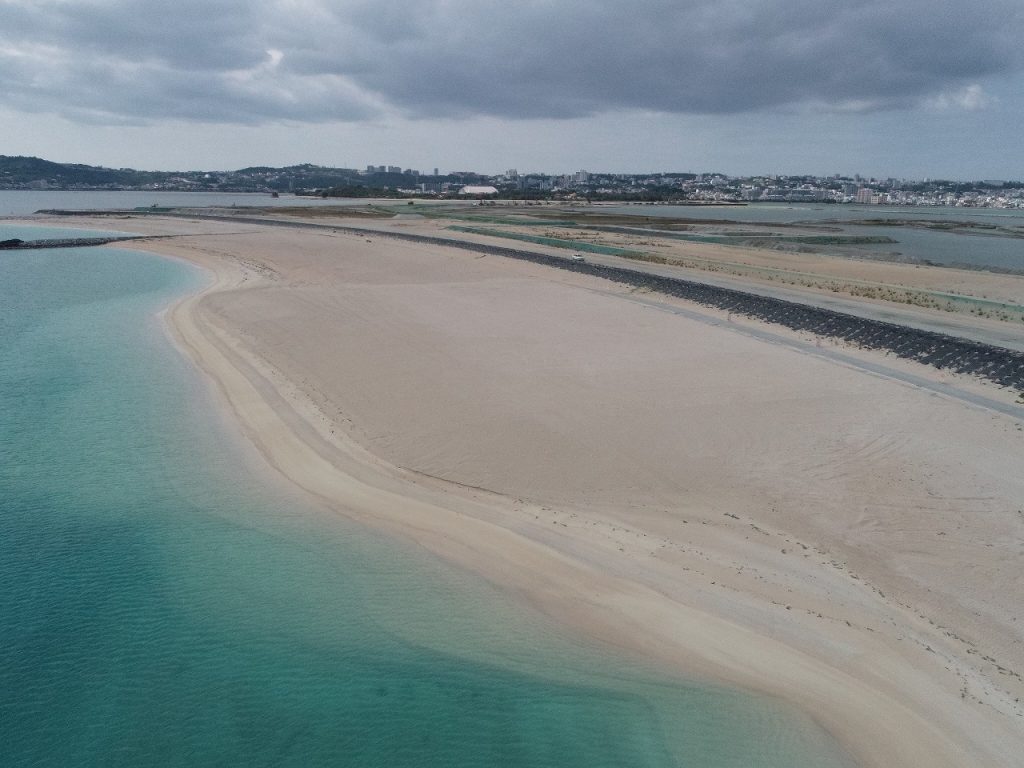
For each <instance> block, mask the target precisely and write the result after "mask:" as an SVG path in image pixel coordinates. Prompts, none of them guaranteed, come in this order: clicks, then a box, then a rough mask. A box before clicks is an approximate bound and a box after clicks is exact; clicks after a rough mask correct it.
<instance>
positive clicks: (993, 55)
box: [0, 0, 1024, 123]
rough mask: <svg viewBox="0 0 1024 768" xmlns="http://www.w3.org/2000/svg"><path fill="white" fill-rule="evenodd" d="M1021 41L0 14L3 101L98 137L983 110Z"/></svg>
mask: <svg viewBox="0 0 1024 768" xmlns="http://www.w3.org/2000/svg"><path fill="white" fill-rule="evenodd" d="M1022 38H1024V6H1022V4H1021V3H1020V2H1019V0H975V1H974V2H972V3H970V4H966V3H962V2H950V1H948V0H901V1H900V2H892V0H885V1H883V0H845V1H843V2H839V1H831V2H830V1H829V0H689V1H688V2H686V1H685V0H650V1H649V2H622V1H618V2H613V1H612V0H591V1H590V2H589V3H587V4H586V5H583V4H579V3H569V2H565V3H560V2H552V1H551V0H516V2H507V1H504V0H502V1H492V0H461V1H460V0H447V1H443V0H417V1H416V2H402V1H400V0H349V1H347V2H342V1H340V0H337V1H332V0H249V1H248V2H244V3H238V2H225V1H223V0H177V2H175V3H173V4H168V3H165V2H161V1H158V0H154V1H152V2H149V1H147V0H77V1H76V2H59V1H58V0H52V1H51V2H46V1H45V0H0V96H2V98H3V99H4V102H5V103H6V104H7V106H9V107H14V108H19V109H22V110H29V111H38V112H57V113H60V114H64V115H66V116H69V117H72V118H73V119H77V120H89V121H93V122H101V123H102V122H110V123H118V122H139V121H142V122H145V121H149V120H157V119H164V118H177V119H183V120H194V121H204V122H228V123H231V122H237V123H260V122H267V121H279V120H293V121H301V122H316V121H325V120H362V119H366V118H369V117H372V116H375V115H381V114H387V113H389V112H397V113H400V114H403V115H406V116H412V117H433V116H474V115H493V116H499V117H512V118H528V117H579V116H586V115H591V114H597V113H602V112H608V111H616V110H630V109H633V110H651V111H658V112H674V113H688V114H730V113H738V112H746V111H754V110H759V109H766V108H778V107H787V108H791V107H799V108H813V109H832V110H842V111H850V110H853V111H867V110H878V109H894V108H905V107H910V106H914V105H918V104H931V105H942V106H943V107H944V108H957V107H958V106H963V107H964V108H974V107H977V106H978V105H984V104H986V103H988V102H987V101H986V99H985V96H984V93H983V92H982V91H980V89H979V85H978V83H979V81H982V80H984V79H985V78H989V77H993V76H998V75H1004V74H1008V73H1012V72H1015V71H1017V70H1018V69H1020V68H1021V67H1022V66H1024V58H1022V55H1021V53H1020V52H1019V48H1020V46H1019V40H1020V39H1022ZM971 89H973V90H971ZM962 94H969V95H970V98H967V97H964V96H963V95H962Z"/></svg>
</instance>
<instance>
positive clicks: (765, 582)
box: [75, 218, 1024, 767]
mask: <svg viewBox="0 0 1024 768" xmlns="http://www.w3.org/2000/svg"><path fill="white" fill-rule="evenodd" d="M80 223H82V222H79V221H77V220H76V222H75V224H76V225H78V224H80ZM114 223H115V222H111V221H109V220H101V221H99V222H97V223H96V225H97V226H102V227H105V228H111V226H112V225H113V224H114ZM116 226H117V228H119V229H131V230H135V229H138V230H139V231H150V232H159V231H163V232H176V231H177V232H180V231H187V232H206V233H209V234H207V235H204V236H200V237H190V238H182V239H175V240H163V241H153V242H152V243H151V244H149V245H146V246H144V247H146V248H148V249H151V250H155V251H157V252H160V253H164V254H167V255H173V256H178V257H182V258H186V259H189V260H191V261H193V262H195V263H198V264H201V265H204V266H206V267H208V268H210V269H211V270H213V271H214V272H215V273H216V275H217V280H216V283H215V285H214V286H213V287H212V288H211V289H210V290H208V291H207V292H206V293H204V294H203V295H202V296H199V297H193V298H190V299H188V300H186V301H185V302H183V303H182V304H181V305H179V306H178V307H177V308H176V310H175V311H174V312H173V313H172V320H173V324H174V327H175V329H176V332H177V334H178V336H179V338H180V341H181V342H182V344H183V346H184V347H185V348H186V349H187V350H188V351H189V353H190V354H191V355H192V356H193V357H194V359H195V360H196V361H197V363H198V364H199V365H200V366H201V367H202V368H203V369H204V370H206V371H207V372H208V373H209V374H210V375H211V376H212V377H213V379H214V380H216V381H217V383H218V384H219V385H220V387H221V391H222V392H223V394H224V396H225V399H226V401H227V402H229V403H230V405H231V407H232V409H233V410H234V411H235V413H236V414H237V415H238V417H239V419H240V421H241V423H242V424H243V425H244V427H245V428H246V430H247V434H248V435H249V436H250V437H251V439H252V440H253V441H254V442H255V443H256V445H257V446H258V447H259V448H260V450H261V451H262V452H263V454H264V455H265V456H266V458H267V460H268V461H269V462H270V464H272V465H273V466H274V467H276V468H277V469H279V470H280V471H281V472H283V473H284V474H285V475H286V476H287V477H288V478H290V479H291V480H292V481H293V482H295V483H296V484H298V485H300V486H301V487H303V488H305V489H307V490H308V491H310V492H311V493H314V494H316V495H317V496H319V497H321V498H323V499H325V500H327V501H328V502H329V503H330V504H331V505H332V506H333V507H334V508H336V509H337V510H338V511H339V512H341V513H343V514H346V515H349V516H352V517H355V518H357V519H360V520H363V521H365V522H367V523H368V524H371V525H374V526H377V527H380V528H382V529H385V530H388V531H392V532H394V533H396V534H398V535H402V536H406V537H409V538H411V539H414V540H416V541H418V542H419V543H421V544H422V545H423V546H425V547H427V548H428V549H430V550H432V551H434V552H436V553H437V554H439V555H440V556H442V557H444V558H446V559H448V560H450V561H452V562H454V563H457V564H459V565H461V566H463V567H465V568H467V569H470V570H472V571H474V572H476V573H479V574H481V575H482V576H484V577H486V578H487V579H489V580H491V581H493V582H494V583H496V584H499V585H501V586H503V587H505V588H507V589H508V590H509V591H510V592H511V593H513V594H516V595H517V596H519V597H520V598H521V599H523V600H526V601H528V602H529V603H531V604H533V605H534V606H536V607H537V608H538V609H540V610H541V611H544V612H545V613H547V614H549V615H551V616H554V617H556V618H558V619H559V620H562V621H564V622H567V623H568V624H570V625H572V626H574V627H577V628H578V629H580V630H581V631H584V632H586V633H588V634H589V635H590V636H592V637H593V638H595V640H600V641H603V642H606V643H611V644H614V645H615V646H617V647H619V648H621V649H622V650H623V651H624V652H626V653H633V654H639V655H643V656H644V657H646V658H648V659H652V660H655V661H658V662H661V663H664V664H665V665H666V667H667V668H670V669H672V670H675V671H677V672H678V673H681V674H685V675H690V676H697V677H701V678H706V679H710V680H715V681H723V682H727V683H730V684H734V685H738V686H741V687H744V688H747V689H750V690H754V691H759V692H764V693H769V694H773V695H777V696H780V697H782V698H784V699H786V700H788V701H790V702H791V703H793V704H795V705H796V706H798V707H800V708H801V709H803V710H804V711H805V712H807V713H809V714H810V715H811V716H812V717H814V718H815V719H816V720H817V721H818V722H819V723H821V724H822V725H823V726H824V727H826V728H827V729H828V730H829V731H830V732H831V733H832V734H834V735H835V736H836V737H837V738H838V739H839V740H840V741H841V742H842V743H843V744H844V745H845V746H846V747H847V748H848V749H849V750H850V751H851V752H852V754H854V755H855V757H856V759H857V761H858V763H859V764H862V765H865V766H879V767H881V766H964V765H972V766H1012V765H1019V760H1020V755H1022V754H1024V708H1022V706H1021V704H1020V703H1019V697H1020V696H1021V695H1022V693H1024V685H1022V682H1021V678H1020V676H1019V674H1018V673H1021V672H1024V646H1022V639H1024V638H1022V635H1024V633H1022V628H1021V621H1024V589H1022V587H1024V583H1022V582H1024V576H1022V573H1021V570H1020V565H1019V564H1020V557H1021V554H1022V550H1024V543H1022V542H1024V511H1022V510H1024V432H1022V427H1021V424H1020V423H1019V420H1016V419H1014V418H1012V417H1008V416H1005V415H999V414H996V413H993V412H989V411H985V410H982V409H978V408H974V407H970V406H968V405H965V404H964V403H962V402H958V401H956V400H952V399H948V398H943V397H939V396H936V395H934V394H931V393H928V392H926V391H923V390H920V389H917V388H914V387H912V386H909V385H907V384H904V383H901V382H899V381H897V380H891V379H888V378H884V377H880V376H877V375H870V374H867V373H865V372H863V371H860V370H857V369H853V368H850V367H848V366H843V365H838V364H835V363H832V362H829V361H827V360H822V359H820V358H817V357H813V356H810V355H807V354H801V353H800V352H797V351H794V350H792V349H789V348H787V347H785V346H780V345H775V344H768V343H765V342H763V341H759V340H756V339H752V338H749V337H747V336H744V335H743V334H741V333H737V332H735V331H734V330H732V329H730V328H728V327H712V326H709V325H707V324H704V323H701V322H698V321H695V320H692V319H688V318H685V317H680V316H678V315H673V314H669V313H666V312H659V311H657V310H655V309H652V308H650V307H646V306H642V305H640V304H637V303H635V302H633V301H630V300H628V298H629V297H628V294H625V295H617V294H621V293H622V291H621V289H619V288H614V287H613V286H610V285H609V284H607V283H605V282H604V281H601V280H598V279H596V278H589V277H583V276H577V275H572V274H569V273H565V272H561V271H558V270H551V269H548V268H544V267H539V266H535V265H531V264H527V263H523V262H518V261H513V260H507V259H502V258H500V257H484V258H479V257H478V256H479V255H478V254H473V253H467V252H462V251H457V250H452V249H444V248H437V247H426V246H420V245H413V244H408V243H401V242H395V241H390V240H387V239H383V238H370V239H371V240H372V241H373V242H367V241H366V239H365V238H362V237H355V236H351V235H340V234H329V233H316V232H305V231H297V230H288V229H275V228H263V227H258V226H254V225H244V226H243V225H238V224H218V223H214V222H204V223H202V224H196V223H193V222H188V221H180V220H160V219H149V218H146V219H144V220H143V219H139V220H134V219H133V220H126V221H117V222H116ZM375 226H381V225H379V224H377V225H375ZM243 230H244V231H245V232H247V233H248V234H239V233H240V232H242V231H243ZM218 233H223V234H218ZM229 233H234V234H229ZM859 354H862V355H863V354H866V353H859ZM878 357H879V358H880V357H881V356H880V355H879V356H878ZM919 373H921V374H923V375H926V376H933V377H936V378H939V377H941V376H942V375H940V374H938V373H936V372H929V371H928V370H927V369H924V368H921V369H920V371H919ZM946 378H948V377H946ZM971 386H973V387H975V388H977V387H978V386H981V385H977V384H973V385H971ZM1003 397H1004V398H1005V395H1003Z"/></svg>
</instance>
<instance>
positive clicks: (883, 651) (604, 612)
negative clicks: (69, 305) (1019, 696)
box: [132, 241, 1013, 766]
mask: <svg viewBox="0 0 1024 768" xmlns="http://www.w3.org/2000/svg"><path fill="white" fill-rule="evenodd" d="M132 247H133V248H140V249H145V250H149V251H151V252H155V253H158V254H161V255H164V256H173V257H177V258H183V259H185V260H187V261H190V262H192V263H194V264H197V265H198V266H200V267H202V268H204V269H207V270H209V271H211V272H212V273H213V274H214V276H215V279H214V281H213V282H212V283H211V284H210V285H208V286H206V287H205V288H204V289H202V290H201V291H200V292H199V293H197V294H194V295H192V296H189V297H186V298H184V299H183V300H182V301H180V302H178V303H177V304H176V305H175V306H174V307H172V308H171V309H170V310H169V311H168V312H167V315H166V318H167V320H168V322H169V325H170V327H171V328H172V329H173V333H174V335H175V338H176V340H177V341H178V343H179V345H180V346H182V348H183V349H184V350H185V351H186V352H187V354H188V356H189V357H190V359H192V361H193V363H195V364H196V365H197V367H199V368H200V369H201V370H202V371H203V372H204V374H205V376H207V377H208V378H209V379H211V380H212V381H214V382H215V383H216V384H217V386H218V388H219V390H220V392H221V395H222V396H223V399H224V400H225V402H226V403H227V404H228V406H229V407H230V410H231V411H232V413H233V414H234V416H235V417H236V418H237V420H238V422H239V423H240V424H241V425H242V428H243V431H244V432H245V434H246V435H247V437H248V438H249V439H250V440H251V441H252V442H253V443H254V444H255V445H256V446H257V448H258V449H259V450H260V452H261V453H262V454H263V456H264V457H265V458H266V460H267V462H268V463H269V464H271V466H273V467H274V468H275V469H276V470H277V471H278V472H280V473H281V474H282V475H283V476H284V477H286V478H288V479H289V480H290V481H291V482H292V483H294V484H295V485H298V486H299V487H300V488H303V489H304V490H305V491H307V492H308V493H311V494H312V495H314V496H316V497H318V498H320V499H321V500H323V501H325V502H327V503H328V505H330V506H331V507H332V508H333V509H335V510H337V511H338V512H340V513H341V514H345V515H347V516H349V517H352V518H354V519H356V520H358V521H360V522H362V523H364V524H367V525H370V526H372V527H375V528H377V529H382V530H384V531H386V532H388V533H391V534H394V535H398V536H401V537H402V538H406V539H411V540H413V541H415V542H416V543H418V544H419V545H421V546H423V547H425V548H426V549H428V550H429V551H431V552H433V553H434V554H436V555H438V556H440V557H442V558H443V559H445V560H446V561H449V562H452V563H455V564H457V565H460V566H461V567H463V568H465V569H467V570H470V571H472V572H474V573H477V574H479V575H480V576H482V577H484V578H486V579H488V580H489V581H491V582H492V583H494V584H497V585H499V586H501V587H502V588H503V590H504V591H506V592H507V593H510V594H513V595H515V596H517V597H518V598H519V599H521V600H523V601H525V602H527V603H529V604H530V605H532V606H534V607H535V608H537V609H539V610H540V611H541V612H542V613H543V614H545V615H547V616H549V617H553V618H555V619H557V620H559V621H561V622H562V623H563V624H567V625H569V626H570V627H572V628H573V629H575V630H578V631H580V632H582V633H583V634H584V635H587V636H590V637H593V638H596V639H597V640H599V641H601V642H603V643H604V644H606V645H610V646H614V647H617V648H619V649H621V650H622V651H623V652H625V653H628V654H631V655H636V656H638V657H643V658H646V659H649V660H653V661H656V662H657V663H659V664H664V665H667V667H668V668H671V669H672V670H673V671H674V672H675V673H677V674H679V675H680V676H681V677H696V678H697V679H707V680H711V681H720V682H724V683H726V684H728V685H732V686H736V687H739V688H741V689H744V690H749V691H754V692H757V693H761V694H767V695H772V696H777V697H779V698H782V699H784V700H785V701H787V702H788V703H789V704H791V705H794V706H796V707H797V708H798V709H799V710H801V711H802V712H804V713H806V714H809V715H811V716H812V717H813V719H815V720H816V721H817V722H818V723H819V724H820V725H822V726H823V727H824V728H825V729H826V730H827V731H828V732H829V733H831V734H832V735H833V736H834V737H835V738H837V739H838V740H839V742H840V743H841V744H843V745H844V746H845V747H846V748H847V749H848V750H850V751H851V752H852V753H853V754H854V755H855V756H856V758H857V761H858V764H859V765H870V766H876V765H877V766H882V765H896V764H898V765H926V764H927V765H949V766H953V765H960V764H967V763H969V762H973V763H974V764H978V765H1004V764H1005V765H1009V764H1010V763H1009V762H1005V760H1003V759H1001V758H1000V757H999V756H998V755H999V754H1002V755H1003V757H1004V758H1005V756H1006V755H1008V754H1013V752H1012V746H1013V745H1012V743H1010V742H1011V741H1012V739H1009V737H1008V734H1007V733H1006V732H1003V735H1002V737H1000V736H999V734H1000V731H1002V730H1003V729H1002V728H999V727H997V725H998V723H996V722H990V723H989V724H990V725H992V726H993V728H992V729H989V728H980V727H979V726H980V724H981V723H983V722H986V721H985V720H984V719H983V720H979V719H978V718H977V717H973V718H971V723H970V724H961V723H960V722H959V717H958V716H957V715H958V714H960V713H959V711H958V709H957V708H956V707H952V706H951V705H950V702H951V701H955V698H956V697H955V693H954V696H953V697H952V699H951V698H950V695H949V694H950V691H949V690H948V682H942V681H937V680H935V679H934V675H935V668H933V667H931V666H928V665H927V664H922V659H920V658H916V657H915V658H914V659H912V660H909V661H910V662H911V663H908V659H907V658H906V654H904V653H901V652H897V651H896V650H894V647H893V646H892V643H890V642H888V640H887V639H882V638H875V637H873V636H872V634H874V633H875V630H871V631H864V629H862V628H861V629H857V630H855V631H853V632H848V631H846V630H843V629H841V628H839V629H836V628H827V629H825V630H824V631H825V633H826V634H829V633H831V638H830V639H829V642H828V643H827V644H826V646H827V647H823V646H816V645H815V643H813V642H811V643H809V644H808V645H805V646H804V647H800V646H799V645H794V644H793V643H792V637H789V636H786V634H785V633H780V632H779V631H778V629H777V628H775V627H772V626H769V625H765V624H764V623H763V620H760V619H757V618H754V619H753V620H752V619H751V617H750V616H749V615H747V614H748V612H749V609H750V605H751V604H752V603H757V602H759V600H758V599H747V600H746V601H745V602H744V600H742V599H740V600H738V601H737V602H734V603H726V604H718V603H717V600H718V599H717V598H715V597H700V598H694V597H692V596H691V595H689V594H688V589H689V586H692V585H688V584H687V583H678V582H674V581H671V580H667V574H668V573H669V572H670V571H671V569H669V568H661V567H653V566H651V567H646V566H644V567H641V566H640V565H637V564H636V563H631V562H625V563H623V562H620V561H619V560H617V559H616V555H615V552H616V550H619V549H622V548H620V547H617V546H615V545H617V544H620V543H630V545H631V546H632V538H635V537H629V536H625V535H623V536H620V537H619V538H618V539H617V540H614V541H613V542H612V545H611V546H609V544H608V543H607V542H604V541H600V540H597V539H596V538H595V537H588V536H587V535H585V534H584V533H583V532H582V531H580V530H578V528H573V529H572V530H571V531H570V532H569V533H562V532H560V531H558V530H557V526H554V528H553V527H552V526H551V525H544V526H541V525H539V524H537V523H535V522H533V520H531V518H536V519H540V518H541V516H542V515H543V516H544V518H545V519H544V521H543V522H544V523H548V520H549V519H550V518H557V517H558V514H559V513H560V512H564V514H573V515H575V511H571V510H572V507H571V506H567V507H566V509H565V510H558V509H557V508H554V507H553V506H551V505H549V504H545V503H542V501H535V502H531V501H529V500H526V501H523V500H520V499H515V498H511V497H509V496H508V495H506V494H502V493H495V492H492V491H488V490H483V489H480V488H477V489H474V488H472V487H471V486H467V485H463V486H459V485H458V484H455V483H453V482H451V481H450V480H448V479H446V478H443V477H431V476H430V474H429V473H422V472H416V471H415V470H413V469H408V468H407V469H402V468H400V467H398V466H396V465H395V464H393V463H391V462H389V461H388V460H387V459H386V458H382V457H379V456H377V455H375V454H374V453H373V452H371V451H368V450H367V449H366V448H365V447H364V446H362V445H360V444H359V442H358V441H357V440H355V439H353V438H352V437H351V436H350V435H348V434H346V433H345V432H344V431H343V430H342V429H337V427H338V426H339V424H338V423H337V422H336V420H335V419H334V418H333V417H330V416H328V415H327V414H326V413H325V412H324V410H323V409H322V408H321V407H320V406H319V405H318V404H317V402H315V400H313V399H311V398H310V397H309V393H308V391H304V388H303V383H302V382H297V381H295V380H293V379H290V378H289V375H288V373H287V372H285V371H282V370H280V369H279V368H276V367H275V366H274V365H273V364H272V363H271V362H269V361H268V360H267V359H266V358H265V357H263V356H261V355H260V353H259V346H258V342H259V339H258V338H249V339H243V338H241V337H240V336H238V335H237V330H238V329H237V328H233V327H231V325H230V324H229V323H225V322H224V318H223V317H220V318H218V316H217V315H216V313H215V312H214V311H213V310H211V307H210V306H208V305H209V304H210V303H211V302H210V301H208V298H209V297H211V296H216V295H217V294H224V293H230V292H232V291H236V292H237V291H239V290H242V287H243V286H245V288H244V290H250V288H252V287H255V286H261V287H263V288H268V287H270V286H271V284H272V283H273V282H274V278H273V277H272V276H268V274H267V273H263V272H261V271H260V268H259V267H260V265H259V264H258V263H256V262H253V263H252V264H240V263H239V262H238V261H237V260H236V261H234V262H232V261H231V259H230V258H226V257H224V256H223V255H221V256H217V255H213V254H209V253H207V254H202V253H200V252H198V251H190V250H189V248H188V247H187V246H182V245H181V244H179V243H172V242H168V241H163V242H150V243H133V244H132ZM257 261H258V260H257ZM263 266H264V267H265V265H263ZM218 319H219V320H220V323H218V322H217V321H218ZM577 511H578V510H577ZM603 514H605V512H600V513H593V517H592V518H591V520H592V521H595V525H598V524H601V523H603V524H605V526H607V525H609V524H610V523H609V520H610V521H612V522H614V521H615V518H614V517H613V516H612V517H609V518H608V519H607V520H602V515H603ZM737 519H738V518H737ZM620 522H621V521H620ZM562 525H563V526H567V525H568V523H562ZM751 525H755V523H751ZM756 525H757V526H759V527H760V528H761V529H762V530H769V531H770V530H771V529H770V528H769V526H768V525H767V524H765V523H764V522H763V521H759V522H758V523H756ZM651 530H652V531H653V529H651ZM773 533H774V532H773ZM785 533H786V531H780V532H779V535H782V534H785ZM645 536H646V534H645ZM720 537H721V538H722V541H719V542H718V544H719V546H721V547H722V548H723V550H724V549H727V548H728V547H735V546H737V545H738V544H739V542H738V541H734V540H732V539H730V538H728V536H727V535H726V534H725V533H722V534H721V536H720ZM787 541H788V539H787ZM801 546H805V545H801ZM805 549H806V546H805ZM626 560H627V561H628V560H629V558H626ZM719 565H720V566H721V564H719ZM721 567H722V568H723V569H724V566H721ZM677 575H678V574H677ZM833 577H834V574H829V575H828V576H827V577H824V576H821V575H820V574H816V578H820V579H825V581H826V586H827V587H828V588H831V589H836V590H839V589H843V590H847V589H850V587H849V584H847V582H848V577H847V576H846V574H843V575H842V576H841V577H835V578H834V579H833ZM828 579H833V580H832V581H829V580H828ZM712 583H714V582H712ZM856 592H857V594H854V596H853V598H852V599H853V600H854V601H856V602H862V603H865V604H866V601H865V598H864V597H863V596H861V595H859V589H858V590H857V591H856ZM851 594H853V593H852V592H851ZM844 597H849V595H845V594H844ZM791 599H794V598H791ZM808 600H810V598H808ZM794 602H795V599H794ZM812 607H813V606H812ZM741 609H742V610H741ZM860 609H861V610H864V611H865V612H870V611H871V610H875V611H878V612H879V613H878V614H877V615H876V618H877V616H878V615H882V614H884V613H885V611H882V610H881V609H880V608H879V607H878V606H874V605H864V606H861V607H860ZM890 609H892V606H888V607H887V608H886V610H890ZM780 610H781V611H789V610H790V608H789V607H788V606H785V607H782V608H780ZM896 613H897V614H899V611H896ZM820 615H821V614H820V613H819V616H820ZM850 623H851V622H850V621H849V620H847V621H846V624H847V625H850ZM864 626H865V627H866V626H867V623H865V624H864ZM638 627H642V628H643V630H644V631H643V632H637V628H638ZM847 629H850V627H848V628H847ZM819 630H821V628H820V627H819ZM914 630H915V631H917V632H921V633H922V634H921V636H922V637H925V636H927V635H926V633H927V631H928V630H927V629H926V628H917V627H915V628H914ZM851 645H852V646H853V647H856V648H857V649H858V650H857V654H856V655H857V656H858V657H859V658H844V655H843V653H842V652H840V651H839V649H840V648H842V647H846V646H851ZM829 649H831V650H829ZM929 651H931V648H929ZM931 652H932V653H934V651H931ZM925 658H927V657H925ZM866 659H871V660H872V661H871V663H868V662H867V661H866ZM939 666H941V661H940V663H939ZM837 693H838V695H837ZM837 698H839V699H840V700H839V701H836V699H837ZM915 710H916V711H915ZM972 726H974V727H979V728H978V730H972ZM965 729H966V730H965ZM983 731H985V732H986V733H983ZM990 739H992V740H994V741H1001V742H1004V743H1000V744H998V745H996V744H992V745H989V746H990V749H991V750H992V751H990V752H989V755H988V757H985V758H981V757H980V756H979V754H978V753H977V752H974V751H973V750H976V749H978V748H980V747H981V746H982V744H983V743H985V742H987V741H989V740H990ZM1001 760H1002V761H1001Z"/></svg>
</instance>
